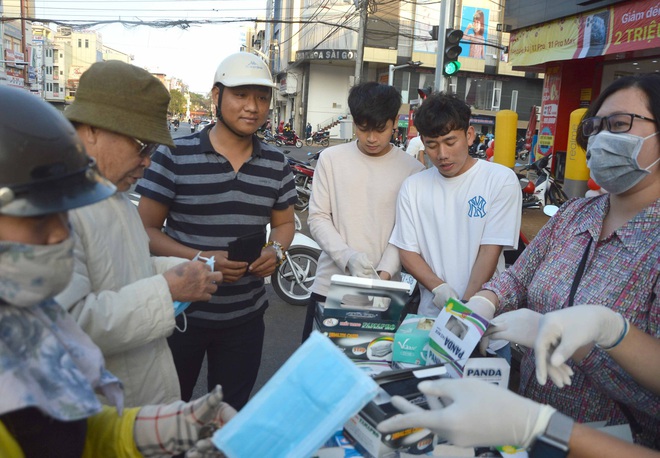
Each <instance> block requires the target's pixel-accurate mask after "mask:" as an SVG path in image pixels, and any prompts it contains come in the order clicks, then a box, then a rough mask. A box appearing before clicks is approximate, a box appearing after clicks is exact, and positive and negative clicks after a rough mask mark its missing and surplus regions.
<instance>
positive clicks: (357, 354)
mask: <svg viewBox="0 0 660 458" xmlns="http://www.w3.org/2000/svg"><path fill="white" fill-rule="evenodd" d="M353 325H355V326H353ZM363 325H369V323H362V322H359V321H358V322H354V321H347V320H344V321H340V320H339V319H337V318H326V319H324V320H323V321H322V322H319V320H318V316H317V317H315V319H314V329H316V330H318V331H319V332H321V333H322V334H324V335H325V336H326V337H328V338H329V339H330V340H331V341H332V342H333V343H334V344H335V345H336V346H337V347H338V348H339V349H340V350H341V351H343V352H344V354H345V355H346V356H348V357H349V358H350V359H352V360H355V361H392V345H393V343H394V332H393V330H392V331H382V332H379V331H373V330H371V329H365V328H364V327H363Z"/></svg>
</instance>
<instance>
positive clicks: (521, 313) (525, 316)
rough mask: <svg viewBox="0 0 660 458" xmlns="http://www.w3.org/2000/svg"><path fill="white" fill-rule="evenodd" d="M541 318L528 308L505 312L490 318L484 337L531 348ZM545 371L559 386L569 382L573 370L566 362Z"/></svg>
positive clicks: (540, 315)
mask: <svg viewBox="0 0 660 458" xmlns="http://www.w3.org/2000/svg"><path fill="white" fill-rule="evenodd" d="M542 318H543V315H542V314H540V313H538V312H535V311H533V310H530V309H518V310H514V311H512V312H506V313H503V314H501V315H498V316H496V317H495V318H493V319H492V320H490V325H489V326H488V329H487V330H486V332H485V333H484V337H488V338H490V339H502V340H508V341H509V342H512V343H515V344H518V345H522V346H524V347H527V348H533V347H534V342H535V341H536V336H537V335H538V332H539V324H540V322H541V320H542ZM547 372H548V373H549V374H550V378H551V379H552V381H553V382H554V383H555V385H557V386H558V387H559V388H562V387H563V386H565V385H570V384H571V376H572V375H573V370H572V369H571V368H570V367H569V366H567V365H566V364H560V365H558V366H557V367H555V366H552V367H550V368H548V369H547Z"/></svg>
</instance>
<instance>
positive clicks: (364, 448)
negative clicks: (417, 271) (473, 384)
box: [314, 275, 509, 458]
mask: <svg viewBox="0 0 660 458" xmlns="http://www.w3.org/2000/svg"><path fill="white" fill-rule="evenodd" d="M409 293H410V285H409V284H408V283H403V282H393V281H384V280H376V279H365V278H356V277H348V276H343V275H334V276H333V277H332V279H331V287H330V290H329V292H328V296H327V299H326V302H325V304H319V307H318V308H317V310H316V314H315V322H314V326H315V329H317V330H318V331H320V332H321V333H323V334H324V335H326V336H327V337H328V338H329V339H330V340H331V341H332V342H333V343H334V344H335V345H336V346H337V347H339V348H340V349H341V350H342V351H343V352H344V354H345V355H346V356H347V357H348V358H350V359H351V360H353V361H354V362H355V363H356V364H358V365H380V367H379V368H378V369H377V370H374V368H373V367H371V366H369V368H368V371H369V372H373V374H374V375H372V376H373V377H374V379H375V380H376V381H377V382H378V381H379V380H381V381H382V380H384V381H385V383H383V384H381V388H383V389H382V390H381V391H382V392H381V395H379V397H377V398H376V399H375V400H374V401H372V402H370V403H369V404H368V405H367V406H366V407H365V408H364V409H363V410H362V411H360V412H359V413H358V414H357V415H355V416H354V417H352V418H351V419H350V420H349V421H348V422H347V423H346V424H345V425H344V431H345V433H346V434H347V436H349V437H350V438H352V439H354V440H355V442H356V444H355V446H356V449H357V450H358V451H360V452H361V453H362V454H363V455H364V456H371V457H375V458H389V457H396V456H399V454H400V452H402V451H405V452H406V453H407V454H412V455H424V454H427V453H429V452H430V451H432V450H433V447H434V446H435V445H436V443H437V440H436V438H434V437H433V435H432V434H430V433H429V432H428V431H426V430H420V429H412V430H407V431H401V432H398V433H395V434H381V433H380V432H379V431H378V430H377V428H376V426H377V424H378V423H379V422H380V421H382V420H384V419H386V418H388V417H389V416H391V415H395V414H397V413H398V411H396V409H394V407H392V405H391V404H390V403H389V397H390V395H391V394H400V393H398V392H393V393H390V391H391V390H390V391H388V388H386V387H385V386H384V385H385V384H388V385H389V386H390V387H391V386H393V385H391V384H390V379H391V378H392V377H394V379H397V384H398V385H395V386H396V388H395V391H396V390H403V391H404V392H405V393H407V394H408V397H409V399H410V400H411V401H412V402H415V403H417V404H419V405H422V406H423V405H425V399H424V397H423V396H422V395H421V394H420V393H418V392H417V391H416V385H417V383H418V382H419V379H415V378H414V377H412V375H411V374H413V373H414V372H418V370H419V369H422V370H426V371H428V370H431V369H424V367H425V366H431V365H435V367H436V369H437V371H441V372H442V374H439V373H438V372H437V371H436V372H435V373H432V375H427V376H428V377H431V378H437V377H440V376H445V377H446V376H450V377H462V376H470V377H478V378H482V379H485V380H488V381H489V382H493V383H499V384H501V385H503V386H505V387H506V386H507V384H508V378H509V365H508V363H507V362H506V361H505V360H503V359H501V358H469V359H468V357H469V355H470V354H471V353H472V350H473V349H474V348H475V347H476V345H477V343H478V341H479V339H480V337H481V335H482V334H483V332H484V331H485V329H486V326H487V324H488V323H487V322H486V321H485V320H483V319H482V318H481V317H479V316H478V315H476V314H473V313H472V312H471V311H470V310H469V309H466V308H465V306H464V304H462V303H461V302H459V301H453V300H451V301H450V302H448V304H447V306H446V307H445V309H443V310H442V311H441V312H440V314H439V315H438V317H437V318H436V319H433V318H428V317H424V316H421V315H413V314H409V315H407V316H405V317H404V318H403V320H402V313H403V310H404V308H405V305H406V302H407V301H408V300H409V298H410V296H409ZM451 352H454V353H456V352H458V353H459V354H461V355H463V356H462V357H461V358H459V361H453V360H452V355H450V353H451ZM385 365H386V370H385V371H383V372H381V373H380V374H378V375H375V374H377V373H378V372H380V371H382V370H383V367H382V366H385ZM402 374H403V375H402ZM402 377H403V378H406V377H408V378H411V377H412V378H411V379H410V380H411V383H410V384H409V386H407V387H404V386H402V385H400V383H401V382H400V380H401V378H402ZM379 383H380V382H379ZM413 399H414V401H413Z"/></svg>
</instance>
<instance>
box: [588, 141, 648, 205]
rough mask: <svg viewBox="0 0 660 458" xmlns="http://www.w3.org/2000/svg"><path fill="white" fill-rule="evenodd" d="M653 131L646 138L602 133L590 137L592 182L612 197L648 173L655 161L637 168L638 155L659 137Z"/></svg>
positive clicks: (626, 189) (589, 155) (630, 186)
mask: <svg viewBox="0 0 660 458" xmlns="http://www.w3.org/2000/svg"><path fill="white" fill-rule="evenodd" d="M658 133H660V132H655V133H653V134H651V135H649V136H647V137H640V136H638V135H633V134H628V133H623V134H614V133H612V132H610V131H607V130H602V131H600V132H599V133H598V134H596V135H594V136H592V137H589V143H588V146H587V166H588V167H589V170H591V176H592V177H593V179H594V181H595V182H596V183H598V184H599V185H600V186H602V187H603V188H604V189H606V190H607V191H609V192H611V193H612V194H621V193H623V192H626V191H628V190H629V189H630V188H632V187H633V186H635V185H636V184H637V183H639V182H640V181H642V180H643V179H644V177H645V176H646V175H648V174H649V173H651V172H650V171H649V169H650V168H651V167H653V166H654V165H656V164H657V163H658V161H660V159H657V160H656V161H655V162H653V163H652V164H651V165H649V166H648V167H646V168H642V167H640V165H639V161H638V156H639V152H640V151H641V150H642V146H643V145H644V142H645V141H646V140H647V139H649V138H651V137H653V136H655V135H658Z"/></svg>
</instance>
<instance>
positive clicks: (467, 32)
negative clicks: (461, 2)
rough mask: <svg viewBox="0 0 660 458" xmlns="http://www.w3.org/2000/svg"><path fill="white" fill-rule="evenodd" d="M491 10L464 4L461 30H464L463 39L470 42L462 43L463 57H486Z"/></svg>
mask: <svg viewBox="0 0 660 458" xmlns="http://www.w3.org/2000/svg"><path fill="white" fill-rule="evenodd" d="M489 14H490V10H488V9H486V8H478V7H474V6H464V7H463V14H462V16H461V30H462V31H463V40H462V41H469V42H470V44H466V43H461V48H462V49H463V51H462V52H461V54H460V56H461V57H471V58H473V59H483V58H484V48H485V46H484V45H483V43H485V42H486V41H487V40H488V16H489Z"/></svg>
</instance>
